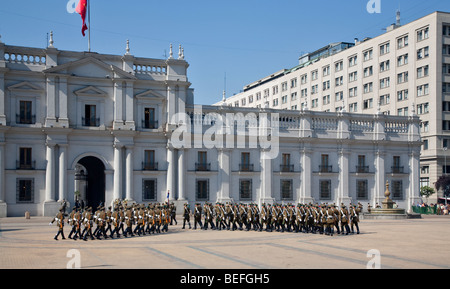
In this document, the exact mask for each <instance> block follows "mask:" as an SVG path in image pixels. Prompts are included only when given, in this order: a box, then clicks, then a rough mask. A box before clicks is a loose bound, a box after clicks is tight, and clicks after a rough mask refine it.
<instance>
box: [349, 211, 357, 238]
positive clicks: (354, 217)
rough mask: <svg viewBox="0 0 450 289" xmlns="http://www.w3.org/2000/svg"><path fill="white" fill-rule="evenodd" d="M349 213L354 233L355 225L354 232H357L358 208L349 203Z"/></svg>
mask: <svg viewBox="0 0 450 289" xmlns="http://www.w3.org/2000/svg"><path fill="white" fill-rule="evenodd" d="M349 215H350V226H351V230H352V233H355V227H356V233H357V234H359V225H358V223H359V213H358V210H357V209H356V208H355V207H354V206H353V205H350V211H349Z"/></svg>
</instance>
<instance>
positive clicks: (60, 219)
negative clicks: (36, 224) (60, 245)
mask: <svg viewBox="0 0 450 289" xmlns="http://www.w3.org/2000/svg"><path fill="white" fill-rule="evenodd" d="M55 222H56V226H57V227H58V233H56V235H55V237H54V239H55V240H58V236H59V235H61V236H62V239H63V240H64V239H66V238H65V237H64V210H63V209H62V208H61V209H59V213H58V214H56V217H55V218H53V220H52V221H51V222H50V223H49V225H52V224H53V223H55Z"/></svg>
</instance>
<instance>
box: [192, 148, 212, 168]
mask: <svg viewBox="0 0 450 289" xmlns="http://www.w3.org/2000/svg"><path fill="white" fill-rule="evenodd" d="M197 161H198V163H196V164H195V170H196V171H209V170H211V165H210V164H209V163H208V152H205V151H200V152H197Z"/></svg>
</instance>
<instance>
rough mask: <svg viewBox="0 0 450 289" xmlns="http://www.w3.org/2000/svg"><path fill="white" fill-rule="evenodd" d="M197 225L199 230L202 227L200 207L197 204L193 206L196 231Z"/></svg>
mask: <svg viewBox="0 0 450 289" xmlns="http://www.w3.org/2000/svg"><path fill="white" fill-rule="evenodd" d="M197 224H199V225H200V229H201V228H202V227H203V226H202V207H201V206H200V204H198V203H197V204H195V209H194V230H197Z"/></svg>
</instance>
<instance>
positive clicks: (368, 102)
mask: <svg viewBox="0 0 450 289" xmlns="http://www.w3.org/2000/svg"><path fill="white" fill-rule="evenodd" d="M369 108H373V98H370V99H366V100H364V107H363V109H369Z"/></svg>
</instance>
